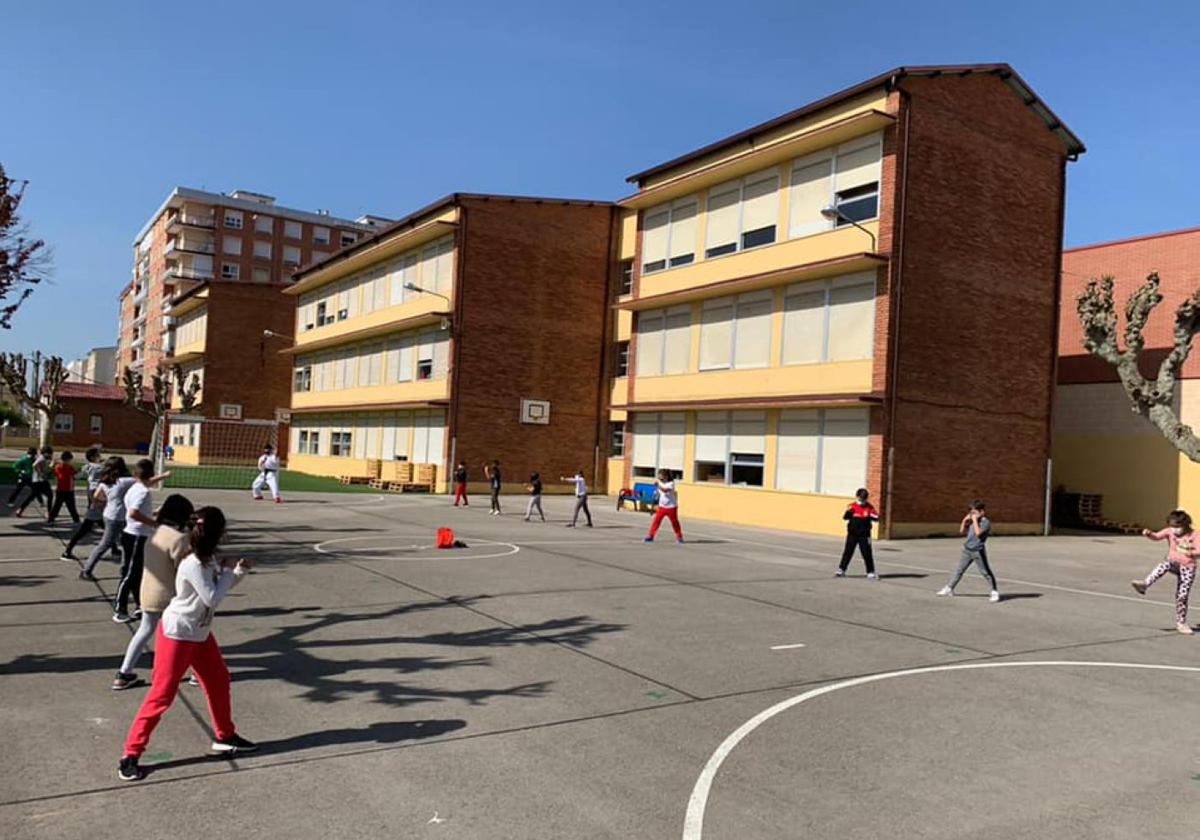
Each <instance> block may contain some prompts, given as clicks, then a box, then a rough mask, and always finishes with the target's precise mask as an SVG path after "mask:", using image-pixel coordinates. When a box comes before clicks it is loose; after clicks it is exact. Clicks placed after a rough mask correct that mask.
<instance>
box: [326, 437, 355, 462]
mask: <svg viewBox="0 0 1200 840" xmlns="http://www.w3.org/2000/svg"><path fill="white" fill-rule="evenodd" d="M351 442H352V441H351V434H350V432H331V433H330V435H329V454H330V455H332V456H333V457H335V458H349V457H350V451H351V448H352V447H351Z"/></svg>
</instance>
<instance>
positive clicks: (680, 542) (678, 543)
mask: <svg viewBox="0 0 1200 840" xmlns="http://www.w3.org/2000/svg"><path fill="white" fill-rule="evenodd" d="M675 545H683V537H676V538H675Z"/></svg>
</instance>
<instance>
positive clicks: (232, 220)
mask: <svg viewBox="0 0 1200 840" xmlns="http://www.w3.org/2000/svg"><path fill="white" fill-rule="evenodd" d="M225 227H227V228H231V229H233V230H241V229H242V211H241V210H226V211H225Z"/></svg>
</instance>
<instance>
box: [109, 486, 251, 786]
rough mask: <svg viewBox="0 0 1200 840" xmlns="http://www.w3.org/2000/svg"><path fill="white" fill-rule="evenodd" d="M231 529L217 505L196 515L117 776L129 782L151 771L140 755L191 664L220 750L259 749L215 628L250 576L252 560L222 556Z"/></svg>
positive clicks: (233, 751) (201, 509)
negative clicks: (234, 707)
mask: <svg viewBox="0 0 1200 840" xmlns="http://www.w3.org/2000/svg"><path fill="white" fill-rule="evenodd" d="M224 534H225V515H224V514H223V513H221V511H220V509H218V508H215V507H202V508H200V509H199V510H198V511H196V512H195V513H194V514H193V515H192V518H191V523H190V526H189V539H190V541H191V548H192V553H191V554H189V555H188V556H187V557H185V558H184V559H183V561H182V562H180V564H179V571H178V572H177V573H176V576H175V597H174V598H172V599H171V603H169V604H168V605H167V608H166V609H165V610H164V611H163V614H162V619H161V622H160V623H159V625H158V630H157V634H156V638H155V648H154V676H153V681H152V682H151V685H150V691H149V693H148V694H147V695H146V699H145V700H143V701H142V707H141V709H139V710H138V713H137V717H136V718H134V720H133V724H132V725H131V726H130V727H129V735H128V736H126V738H125V753H124V755H123V756H122V758H121V762H120V764H119V765H118V767H117V777H118V778H120V779H121V780H122V781H125V782H132V781H137V780H138V779H141V778H142V777H143V776H144V775H145V771H144V770H142V768H140V767H139V766H138V759H140V758H141V756H142V753H143V752H145V750H146V744H148V743H149V741H150V734H151V733H152V732H154V728H155V727H156V726H158V722H159V720H160V719H161V718H162V716H163V713H164V712H166V710H167V709H169V708H170V707H171V703H173V702H174V700H175V695H176V693H177V692H178V691H179V681H180V680H181V679H183V675H184V674H185V673H187V670H188V668H191V669H192V670H193V672H194V673H195V674H196V676H197V678H199V680H200V687H201V688H202V689H203V690H204V696H205V698H206V699H207V700H208V711H209V714H210V715H211V716H212V722H213V732H214V733H215V734H216V739H215V740H214V741H213V743H212V749H213V751H214V752H218V753H224V754H227V755H233V754H234V753H235V752H253V751H254V750H256V749H257V746H256V745H255V744H254V743H253V742H251V741H248V740H246V739H245V738H243V737H241V736H240V735H238V734H237V730H236V729H235V728H234V725H233V717H232V713H231V710H230V700H229V669H228V668H226V667H225V659H224V657H222V656H221V648H220V647H218V646H217V640H216V637H215V636H213V634H212V620H213V613H214V612H215V611H216V608H217V604H219V603H220V602H221V600H222V599H223V598H224V597H225V596H226V595H228V594H229V590H230V589H232V588H233V587H234V585H236V584H237V583H238V582H240V581H241V579H242V578H243V577H245V575H246V572H247V571H249V569H250V566H251V564H250V563H249V562H248V561H246V560H238V561H237V562H236V563H234V562H232V561H225V560H222V559H220V558H218V557H217V556H216V550H217V544H218V543H219V542H220V541H221V537H223V536H224Z"/></svg>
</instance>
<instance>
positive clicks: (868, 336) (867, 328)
mask: <svg viewBox="0 0 1200 840" xmlns="http://www.w3.org/2000/svg"><path fill="white" fill-rule="evenodd" d="M874 336H875V280H874V278H867V279H864V280H858V281H857V282H855V283H853V284H847V285H838V284H837V283H835V284H834V286H833V288H832V289H831V290H830V292H829V360H830V361H832V362H836V361H841V360H845V359H869V358H871V353H872V349H873V344H874Z"/></svg>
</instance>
